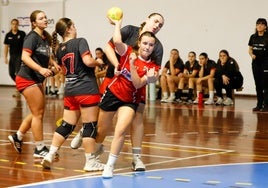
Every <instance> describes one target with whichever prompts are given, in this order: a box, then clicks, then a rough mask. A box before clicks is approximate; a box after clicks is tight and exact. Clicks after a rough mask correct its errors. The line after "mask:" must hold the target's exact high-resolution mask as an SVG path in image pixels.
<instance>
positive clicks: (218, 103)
mask: <svg viewBox="0 0 268 188" xmlns="http://www.w3.org/2000/svg"><path fill="white" fill-rule="evenodd" d="M222 103H223V100H222V98H221V97H218V99H217V101H216V103H215V104H216V105H222Z"/></svg>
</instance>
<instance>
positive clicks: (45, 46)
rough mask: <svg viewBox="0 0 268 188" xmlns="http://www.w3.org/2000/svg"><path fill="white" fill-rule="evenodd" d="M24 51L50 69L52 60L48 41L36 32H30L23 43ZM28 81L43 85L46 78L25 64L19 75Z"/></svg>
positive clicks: (22, 65)
mask: <svg viewBox="0 0 268 188" xmlns="http://www.w3.org/2000/svg"><path fill="white" fill-rule="evenodd" d="M23 50H25V51H27V52H28V53H30V54H31V58H32V59H33V60H34V61H35V63H37V64H39V65H40V66H41V67H44V68H48V64H49V58H50V47H49V42H48V40H47V39H44V38H42V37H41V36H40V35H39V34H37V33H36V32H35V31H30V32H29V34H28V35H27V36H26V37H25V40H24V42H23ZM17 75H18V76H20V77H23V78H25V79H27V80H34V81H36V82H37V83H42V82H43V81H44V80H45V77H44V76H43V75H41V74H40V73H39V72H37V71H35V70H33V69H31V68H30V67H28V66H27V65H26V64H25V63H24V62H22V64H21V68H20V70H19V72H18V74H17Z"/></svg>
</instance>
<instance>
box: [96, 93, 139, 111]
mask: <svg viewBox="0 0 268 188" xmlns="http://www.w3.org/2000/svg"><path fill="white" fill-rule="evenodd" d="M121 106H128V107H130V108H132V109H133V110H134V111H135V112H136V110H137V108H138V104H136V103H127V102H124V101H121V100H120V99H118V98H117V97H116V96H115V95H114V94H113V93H112V92H111V91H110V90H109V89H108V88H107V89H106V91H105V92H104V94H103V95H102V98H101V101H100V104H99V107H100V108H101V109H102V110H104V111H111V112H114V111H117V110H118V108H119V107H121Z"/></svg>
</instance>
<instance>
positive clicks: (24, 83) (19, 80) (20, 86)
mask: <svg viewBox="0 0 268 188" xmlns="http://www.w3.org/2000/svg"><path fill="white" fill-rule="evenodd" d="M36 84H41V83H37V82H36V81H34V80H27V79H25V78H23V77H20V76H16V88H17V90H18V91H19V92H22V91H23V90H24V89H26V88H27V87H30V86H33V85H36Z"/></svg>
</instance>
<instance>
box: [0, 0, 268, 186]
mask: <svg viewBox="0 0 268 188" xmlns="http://www.w3.org/2000/svg"><path fill="white" fill-rule="evenodd" d="M113 6H118V7H120V8H122V10H123V17H124V21H123V25H129V24H131V25H136V26H140V24H141V23H142V22H143V21H144V19H146V18H147V16H148V15H149V14H150V13H152V12H160V13H161V14H162V15H163V16H164V18H165V24H164V25H163V28H162V29H161V31H159V33H158V34H157V38H158V39H159V40H160V41H161V42H162V44H163V46H164V54H163V60H162V65H164V64H165V63H166V62H167V61H168V59H169V52H170V50H171V49H173V48H177V49H178V50H179V51H180V56H181V58H182V59H183V60H184V61H186V59H187V54H188V52H189V51H195V52H196V54H200V53H202V52H206V53H208V55H209V58H210V59H212V60H215V61H217V59H218V55H219V51H220V50H222V49H226V50H228V51H229V53H230V55H231V56H232V57H233V58H235V59H236V60H237V62H238V64H239V67H240V71H241V73H242V74H243V76H244V84H243V88H242V90H241V91H234V96H235V98H234V104H233V105H230V106H222V105H192V104H186V103H161V102H160V100H159V98H157V96H156V94H157V93H155V94H154V92H156V91H158V89H159V87H155V86H154V85H150V86H149V87H148V90H147V93H148V95H147V101H146V106H145V112H144V125H145V129H144V137H143V144H142V161H143V162H144V164H145V165H146V171H143V172H134V171H133V170H132V168H131V162H132V147H131V137H130V134H127V135H126V140H125V143H124V146H123V149H122V151H121V153H120V156H119V158H118V160H117V162H116V165H115V170H114V177H113V178H111V179H104V178H102V172H99V171H97V172H85V171H84V170H83V166H84V162H85V155H84V149H83V148H82V147H80V148H79V149H72V148H71V147H70V143H71V141H72V139H73V138H74V137H75V136H76V134H77V133H78V131H79V129H80V128H81V124H78V125H77V127H76V128H75V130H74V132H73V133H72V134H71V135H70V136H69V138H68V139H67V140H66V142H65V143H64V144H63V145H62V146H61V147H60V150H59V151H58V154H59V156H60V157H59V158H58V159H57V160H56V161H55V162H54V163H53V165H52V167H51V169H50V170H48V169H43V168H42V165H41V159H39V158H34V157H33V150H34V147H35V144H34V143H33V136H32V132H31V130H30V131H29V132H27V134H26V135H25V137H24V139H23V146H22V152H21V153H20V154H18V153H17V152H16V151H15V150H14V148H13V146H12V145H11V144H10V142H9V140H8V136H9V135H10V134H13V133H16V131H17V129H18V127H19V126H20V124H21V122H22V120H23V118H24V117H25V116H26V115H27V114H28V113H29V108H28V106H27V103H26V101H25V99H24V97H23V96H22V95H21V96H20V97H18V96H17V97H14V96H12V95H13V94H14V92H15V90H16V88H15V84H14V82H13V81H12V80H11V78H10V77H9V74H8V65H7V64H5V63H4V57H3V53H4V52H3V51H4V45H3V43H4V37H5V34H6V33H7V32H8V31H9V30H10V20H11V19H12V18H17V19H18V20H19V21H20V25H19V28H20V29H22V30H24V31H25V32H26V33H28V32H29V31H30V30H31V24H30V21H29V15H30V13H31V12H32V11H33V10H37V9H41V10H43V11H45V12H46V14H47V16H48V21H49V23H48V28H47V31H48V32H52V31H54V29H55V24H56V22H57V20H58V19H59V18H61V17H69V18H71V19H72V20H73V21H74V22H75V26H76V28H77V32H78V36H80V37H84V38H86V39H87V41H88V43H89V48H90V49H91V51H92V52H94V49H95V48H97V47H102V48H105V45H106V44H107V42H108V41H109V40H110V38H111V36H112V33H113V27H111V25H110V24H109V21H108V20H107V18H106V13H107V10H108V9H109V8H110V7H113ZM267 7H268V1H267V0H258V1H254V2H253V1H251V0H237V1H233V0H225V1H221V0H176V1H173V0H165V1H164V0H146V1H144V0H136V1H125V0H113V1H107V0H98V1H94V0H87V1H86V0H38V1H36V0H1V2H0V27H1V34H0V41H1V43H0V50H1V51H0V187H21V188H22V187H25V188H28V187H35V188H54V187H57V188H60V187H68V188H72V187H79V188H81V187H89V188H118V187H127V188H151V187H153V188H165V187H172V188H176V187H178V188H211V187H213V188H267V187H268V179H267V175H268V123H267V122H268V113H267V112H260V111H258V112H253V111H252V108H254V107H255V106H256V91H255V83H254V78H253V75H252V67H251V57H250V55H249V53H248V41H249V37H250V36H251V34H252V33H254V32H255V26H256V20H257V19H258V18H266V19H268V16H267ZM152 93H153V94H152ZM62 115H63V99H62V97H59V96H56V95H47V98H46V111H45V116H44V130H43V131H44V139H45V143H46V145H47V146H50V145H51V142H52V136H53V133H54V131H55V129H56V127H57V123H56V122H57V120H59V119H60V118H62ZM114 120H116V119H114ZM113 123H114V122H111V129H110V131H109V134H108V137H107V138H106V139H105V141H104V143H103V144H104V153H103V154H102V155H101V157H100V161H101V162H103V163H105V162H106V161H107V158H108V156H109V150H110V145H111V142H112V139H113V135H114V124H113Z"/></svg>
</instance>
